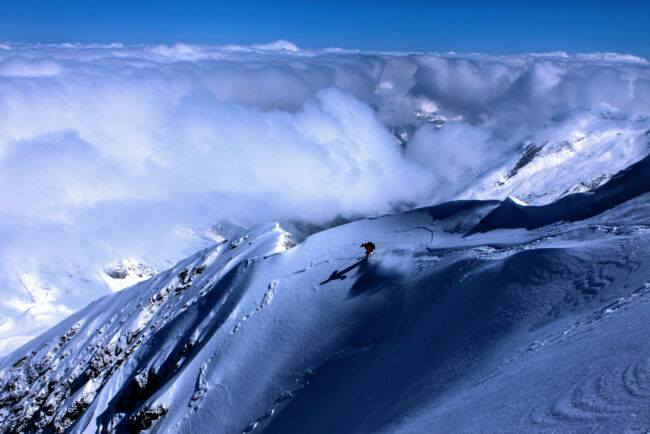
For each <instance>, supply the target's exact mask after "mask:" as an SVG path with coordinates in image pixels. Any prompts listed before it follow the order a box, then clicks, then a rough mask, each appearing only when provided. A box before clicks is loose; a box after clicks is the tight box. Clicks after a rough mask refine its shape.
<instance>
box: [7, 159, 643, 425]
mask: <svg viewBox="0 0 650 434" xmlns="http://www.w3.org/2000/svg"><path fill="white" fill-rule="evenodd" d="M639 167H642V166H639V165H636V166H633V167H631V168H630V169H628V170H627V171H625V172H622V173H621V174H619V175H616V176H614V178H613V180H612V181H611V182H612V183H613V184H614V185H615V186H616V191H617V193H616V194H617V195H625V193H624V191H625V190H627V191H629V192H632V193H630V194H629V195H628V196H629V197H628V200H626V201H624V202H621V201H609V202H607V203H608V204H609V205H610V207H608V208H607V209H603V210H602V212H600V213H599V214H597V215H593V216H590V217H589V218H587V219H585V220H576V221H573V222H564V223H562V224H553V225H550V226H544V227H539V228H536V229H532V230H525V229H517V228H513V229H507V228H506V229H503V228H500V229H498V230H492V231H487V232H484V233H474V234H472V235H467V233H468V232H469V231H470V230H471V229H472V228H474V227H476V225H477V224H478V222H479V221H481V220H483V219H485V217H486V216H487V215H490V214H491V213H492V212H493V211H494V210H495V209H498V207H499V206H501V205H500V202H498V201H455V202H449V203H444V204H441V205H438V206H434V207H426V208H421V209H417V210H413V211H410V212H402V213H395V214H390V215H386V216H383V217H377V218H370V219H363V220H359V221H356V222H353V223H349V224H346V225H342V226H338V227H335V228H331V229H328V230H326V231H323V232H319V233H316V234H314V235H312V236H310V237H308V238H307V239H306V240H305V241H304V242H302V243H300V244H298V245H297V246H294V245H293V243H292V242H291V239H290V237H289V235H288V234H287V233H286V232H284V231H282V230H281V229H280V228H279V227H278V226H277V225H266V226H261V227H257V228H255V229H252V230H250V231H248V232H244V233H242V234H240V235H239V236H237V237H236V238H234V239H230V240H229V241H227V242H223V243H221V244H217V245H215V246H213V247H211V248H209V249H205V250H202V251H200V252H198V253H196V254H195V255H193V256H191V257H190V258H188V259H186V260H184V261H181V262H180V263H179V264H177V265H176V266H174V267H172V268H171V269H169V270H167V271H165V272H162V273H160V274H158V275H157V276H156V277H154V278H152V279H150V280H148V281H146V282H143V283H140V284H138V285H136V286H133V287H131V288H128V289H126V290H124V291H122V292H120V293H117V294H113V295H111V296H108V297H104V298H102V299H100V300H98V301H96V302H94V303H93V304H91V305H90V306H88V307H87V308H86V309H84V310H82V311H80V312H79V313H77V314H74V315H72V316H71V317H69V318H68V319H66V320H65V321H63V322H62V323H61V324H59V325H58V326H56V327H54V328H53V329H51V330H50V331H48V332H47V333H45V334H44V335H42V336H40V337H38V338H37V339H35V340H34V341H32V342H30V343H29V344H28V345H26V346H24V347H23V348H21V349H19V350H17V351H15V352H14V353H12V354H11V355H10V356H7V357H5V358H4V359H2V360H1V364H0V367H1V370H0V379H1V382H0V400H1V402H2V405H1V406H0V416H1V418H0V430H3V431H9V432H12V431H30V430H44V431H48V430H54V431H59V432H61V431H66V430H67V431H69V432H83V431H87V432H95V431H98V432H123V431H131V432H133V431H135V432H138V431H141V430H150V431H151V432H170V433H171V432H173V433H177V432H188V433H189V432H192V433H195V432H224V433H234V432H262V431H264V432H377V431H385V432H395V431H398V432H399V431H401V432H432V431H444V432H447V431H480V430H485V429H487V430H512V431H517V432H530V431H540V432H541V431H549V430H550V431H591V430H598V429H604V430H606V431H634V430H640V431H643V430H644V429H647V427H648V426H649V425H650V418H649V416H650V412H649V411H648V409H649V408H650V394H649V393H648V391H649V390H650V377H649V376H648V375H647V374H648V372H647V368H648V363H650V360H649V359H648V354H650V341H648V339H647V336H648V333H649V332H650V324H649V323H648V321H647V312H648V308H649V303H650V298H649V297H650V268H649V267H648V264H649V263H650V249H649V248H648V245H649V241H650V195H649V194H648V193H643V191H639V189H638V186H636V185H634V184H632V183H627V182H624V181H626V180H627V181H630V179H631V178H630V177H629V176H628V175H629V174H630V173H635V171H637V170H639ZM608 185H609V184H608ZM602 188H603V189H605V190H606V191H607V190H610V189H611V188H612V186H611V185H609V187H608V186H604V187H602ZM596 194H598V192H596ZM626 197H627V196H626ZM366 241H372V242H373V243H374V244H375V245H376V250H375V252H374V254H373V255H372V256H370V258H368V259H364V257H365V253H364V250H363V249H362V248H361V247H360V244H361V243H363V242H366ZM287 248H288V249H287ZM469 415H471V417H470V416H469Z"/></svg>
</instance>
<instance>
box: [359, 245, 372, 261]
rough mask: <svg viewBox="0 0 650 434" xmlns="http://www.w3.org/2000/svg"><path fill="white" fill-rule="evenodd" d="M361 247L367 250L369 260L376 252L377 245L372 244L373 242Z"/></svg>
mask: <svg viewBox="0 0 650 434" xmlns="http://www.w3.org/2000/svg"><path fill="white" fill-rule="evenodd" d="M361 247H365V249H366V259H367V258H369V257H370V255H372V252H373V251H374V250H375V245H374V244H373V243H372V241H368V242H367V243H363V244H361Z"/></svg>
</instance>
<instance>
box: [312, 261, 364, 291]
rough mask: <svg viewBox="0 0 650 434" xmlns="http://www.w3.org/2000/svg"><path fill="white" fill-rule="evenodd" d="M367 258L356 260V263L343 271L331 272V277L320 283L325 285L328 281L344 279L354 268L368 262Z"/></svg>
mask: <svg viewBox="0 0 650 434" xmlns="http://www.w3.org/2000/svg"><path fill="white" fill-rule="evenodd" d="M367 259H368V258H363V259H361V260H360V261H358V262H355V263H354V264H352V265H350V266H349V267H348V268H345V269H343V270H341V271H339V270H334V271H333V272H332V274H330V277H329V278H328V279H327V280H325V281H323V282H321V283H320V284H321V285H325V284H326V283H329V282H331V281H332V280H344V279H345V278H346V277H348V276H346V274H347V273H349V272H350V271H352V270H354V269H355V268H357V267H360V266H361V264H363V263H367V261H366V260H367ZM362 268H365V267H362Z"/></svg>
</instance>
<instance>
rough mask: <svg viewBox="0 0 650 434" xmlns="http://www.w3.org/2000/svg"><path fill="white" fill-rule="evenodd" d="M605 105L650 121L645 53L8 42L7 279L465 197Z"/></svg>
mask: <svg viewBox="0 0 650 434" xmlns="http://www.w3.org/2000/svg"><path fill="white" fill-rule="evenodd" d="M603 113H606V114H607V116H609V117H610V118H611V117H615V118H616V119H619V120H620V122H628V123H630V122H631V123H634V122H636V123H639V122H640V123H642V124H643V123H645V124H647V118H648V115H649V114H650V67H649V65H648V62H647V61H645V60H644V59H639V58H636V57H633V56H623V55H614V54H584V55H573V56H569V55H567V54H565V53H550V54H542V55H540V54H531V55H521V56H488V55H479V54H472V55H457V54H453V53H447V54H422V53H381V52H372V53H368V52H357V51H344V50H339V49H329V50H319V51H313V50H299V49H298V48H297V47H295V46H294V45H293V44H290V43H288V42H282V41H281V42H278V43H275V44H269V45H258V46H252V47H239V46H229V47H212V46H195V45H185V44H176V45H174V46H146V45H142V46H122V45H120V44H113V45H24V44H0V196H1V197H2V198H3V200H2V201H0V237H1V238H2V239H1V240H0V241H1V245H2V247H0V273H2V274H4V277H5V279H4V281H5V282H8V283H7V285H6V287H5V288H3V291H4V292H5V295H6V298H7V299H12V297H14V298H16V297H17V299H18V298H20V297H22V300H24V301H25V303H26V305H29V303H31V302H30V300H29V296H28V295H25V291H24V289H25V288H27V287H29V286H30V285H25V284H24V282H23V283H21V282H22V281H21V277H20V273H22V272H23V271H25V270H27V271H28V270H31V269H39V267H40V269H41V270H42V269H43V267H45V265H44V264H48V267H50V269H51V268H56V266H53V265H52V264H57V263H60V264H67V265H62V266H61V268H65V269H69V268H70V267H71V266H73V267H74V266H77V267H78V268H79V269H80V270H82V274H84V273H85V275H90V274H92V273H93V270H94V268H93V267H95V268H96V267H97V266H98V264H103V263H106V262H109V261H111V260H114V259H115V258H116V257H137V258H142V259H145V260H147V261H148V262H150V263H152V264H154V265H156V266H159V267H161V266H164V265H165V264H166V263H167V262H166V261H173V260H177V259H179V258H180V257H182V256H183V255H185V254H187V253H189V251H190V250H191V249H193V248H195V247H196V245H197V243H196V237H193V236H192V235H191V233H192V230H195V229H196V228H205V227H208V226H209V225H210V224H212V223H214V222H216V221H218V220H223V219H227V220H232V221H235V222H238V223H241V224H246V225H248V224H254V223H258V222H262V221H268V220H294V219H296V220H302V221H306V222H309V223H315V224H321V223H323V222H326V221H328V220H331V219H333V218H336V217H338V216H344V217H351V216H359V215H370V214H378V213H383V212H387V211H390V210H391V209H394V208H395V207H397V206H401V205H404V204H414V203H418V204H424V203H429V202H433V201H437V200H442V199H448V198H451V197H454V195H456V194H458V193H459V192H462V191H463V189H464V188H465V187H467V186H468V185H469V184H471V182H472V180H474V179H475V178H476V176H477V175H479V174H481V173H483V172H485V171H486V170H489V169H490V168H492V167H495V166H496V165H498V164H499V163H501V162H502V161H503V160H504V159H505V158H507V157H508V156H510V155H512V153H513V152H515V151H516V150H517V149H519V148H520V147H521V146H522V143H526V142H543V141H549V140H564V139H566V137H567V136H569V135H570V134H571V132H572V131H574V130H575V129H576V128H579V125H584V124H585V122H586V123H589V124H590V125H591V127H593V128H596V129H597V128H600V127H599V125H600V124H599V122H600V120H599V119H601V118H602V114H603ZM599 116H600V117H599ZM603 122H605V121H603ZM441 125H442V126H441ZM602 128H609V127H604V126H603V127H602ZM391 133H393V134H395V135H396V136H397V137H398V138H400V134H402V143H401V144H400V142H398V140H396V138H395V137H393V134H391ZM407 141H408V144H406V145H404V143H405V142H407ZM188 234H190V235H188ZM70 264H73V265H70ZM46 268H47V267H46ZM17 270H18V271H17ZM52 273H53V274H56V271H52ZM42 274H43V272H41V275H40V278H41V279H45V280H47V278H46V277H43V276H42ZM88 279H90V280H92V279H94V277H92V276H90V277H88ZM48 282H49V283H48V284H43V285H42V287H43V288H45V289H44V290H45V291H56V290H58V291H59V292H61V293H62V294H63V293H64V292H65V290H64V288H62V286H64V283H61V284H59V285H58V287H57V286H56V284H54V286H52V285H53V284H52V282H57V278H51V279H50V280H49V281H48ZM92 286H93V285H89V288H90V287H92ZM48 288H49V289H48ZM53 288H54V289H53ZM57 288H58V289H57ZM89 291H90V292H92V290H90V289H89ZM28 292H29V291H28ZM99 292H101V291H99ZM50 294H52V292H50ZM94 296H96V293H92V294H89V296H88V297H89V298H92V297H94ZM53 297H54V298H57V297H60V296H58V295H57V296H53ZM31 298H32V299H33V300H35V299H37V298H38V297H36V296H35V295H33V294H32V296H31ZM57 299H58V298H57ZM86 302H87V300H86V299H84V300H81V301H79V302H78V304H81V305H83V303H86ZM14 305H15V306H19V304H16V303H14ZM12 306H13V305H12ZM15 306H14V307H7V306H5V308H6V309H5V313H6V312H9V315H11V314H17V313H19V311H20V308H18V307H15ZM20 306H23V305H20ZM71 306H72V308H77V307H80V306H77V305H76V304H74V303H71Z"/></svg>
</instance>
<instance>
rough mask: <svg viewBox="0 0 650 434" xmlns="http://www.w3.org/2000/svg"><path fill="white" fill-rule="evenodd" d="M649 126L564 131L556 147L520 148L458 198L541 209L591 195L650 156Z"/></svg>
mask: <svg viewBox="0 0 650 434" xmlns="http://www.w3.org/2000/svg"><path fill="white" fill-rule="evenodd" d="M649 126H650V125H648V120H647V118H645V117H637V118H636V119H632V120H630V119H620V118H615V117H614V118H613V119H610V118H608V117H605V115H603V114H601V115H600V116H593V120H592V121H591V122H583V123H582V124H578V125H575V126H573V131H571V130H568V129H567V130H565V131H560V132H559V134H558V136H559V139H558V140H556V141H553V142H549V141H545V142H542V143H532V142H528V143H526V144H525V145H522V146H521V149H520V150H519V152H516V153H514V154H513V155H512V156H511V157H510V158H507V159H506V160H505V161H504V162H503V163H501V164H500V165H499V166H498V167H495V168H493V169H492V170H490V171H489V172H488V173H486V174H484V175H483V176H481V177H479V178H478V179H477V180H476V181H475V182H473V183H472V184H471V185H470V186H469V187H468V188H467V189H466V190H465V191H463V192H462V193H461V194H460V195H459V197H460V198H467V199H469V198H471V199H495V198H496V199H502V198H504V197H505V196H507V195H512V196H514V197H517V198H519V199H521V200H523V201H525V202H527V203H530V204H536V205H543V204H547V203H550V202H552V201H554V200H556V199H558V198H560V197H563V196H565V195H567V194H571V193H579V192H584V191H588V190H593V189H595V188H597V187H599V186H600V185H602V184H604V183H605V182H607V181H608V180H609V179H610V178H611V177H612V176H613V175H614V174H615V173H617V172H618V171H619V170H622V169H624V168H625V167H627V166H629V165H630V164H632V163H633V162H635V161H638V160H640V159H641V158H643V157H644V156H646V155H647V154H648V153H649V152H650V129H648V127H649ZM592 128H593V129H592Z"/></svg>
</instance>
